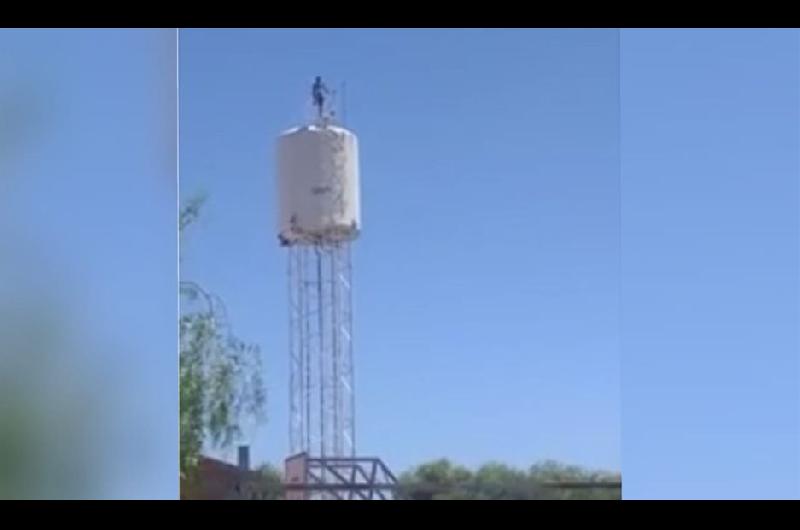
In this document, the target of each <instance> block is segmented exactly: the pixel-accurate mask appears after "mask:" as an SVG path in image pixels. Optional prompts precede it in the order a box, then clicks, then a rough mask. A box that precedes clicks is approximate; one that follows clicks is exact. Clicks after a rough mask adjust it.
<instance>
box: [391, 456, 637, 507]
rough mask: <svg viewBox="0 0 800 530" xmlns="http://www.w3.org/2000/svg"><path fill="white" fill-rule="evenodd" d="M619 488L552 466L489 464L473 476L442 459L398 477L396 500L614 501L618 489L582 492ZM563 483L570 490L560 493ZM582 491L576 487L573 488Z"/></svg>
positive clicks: (595, 475) (608, 476) (613, 477)
mask: <svg viewBox="0 0 800 530" xmlns="http://www.w3.org/2000/svg"><path fill="white" fill-rule="evenodd" d="M605 481H612V482H619V475H618V474H613V473H607V472H597V471H590V470H586V469H583V468H581V467H578V466H569V465H564V464H561V463H559V462H555V461H552V460H549V461H545V462H541V463H538V464H535V465H533V466H531V467H530V469H529V470H528V471H527V472H526V471H524V470H519V469H514V468H512V467H510V466H507V465H505V464H501V463H498V462H489V463H486V464H484V465H482V466H480V467H479V468H478V469H477V470H476V471H474V472H473V471H471V470H469V469H467V468H465V467H462V466H459V465H455V464H453V463H452V462H450V461H449V460H447V459H440V460H435V461H433V462H430V463H426V464H423V465H420V466H418V467H415V468H413V469H411V470H410V471H407V472H405V473H403V474H401V475H400V478H399V490H398V493H399V496H400V497H401V498H404V499H412V500H446V499H475V500H482V499H483V500H490V499H495V500H527V499H531V500H533V499H565V500H566V499H619V498H620V496H621V495H620V489H619V488H607V487H598V488H594V487H586V485H587V483H591V482H605ZM562 483H566V484H565V485H566V486H569V487H559V484H562ZM576 483H577V484H578V485H579V486H582V487H575V484H576Z"/></svg>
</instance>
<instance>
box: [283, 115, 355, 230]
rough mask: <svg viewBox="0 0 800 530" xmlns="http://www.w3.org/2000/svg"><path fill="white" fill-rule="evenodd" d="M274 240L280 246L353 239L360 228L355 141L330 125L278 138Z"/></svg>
mask: <svg viewBox="0 0 800 530" xmlns="http://www.w3.org/2000/svg"><path fill="white" fill-rule="evenodd" d="M277 159H278V168H277V170H278V172H277V175H278V200H279V204H278V236H279V238H280V240H281V242H282V244H285V245H292V244H302V243H317V242H334V241H345V240H350V239H354V238H355V237H356V236H357V235H358V232H359V230H360V228H361V205H360V196H359V171H358V140H357V139H356V136H355V134H353V133H352V132H350V131H348V130H347V129H344V128H342V127H338V126H333V125H309V126H305V127H299V128H296V129H291V130H288V131H285V132H284V133H282V134H281V135H280V136H279V137H278V144H277Z"/></svg>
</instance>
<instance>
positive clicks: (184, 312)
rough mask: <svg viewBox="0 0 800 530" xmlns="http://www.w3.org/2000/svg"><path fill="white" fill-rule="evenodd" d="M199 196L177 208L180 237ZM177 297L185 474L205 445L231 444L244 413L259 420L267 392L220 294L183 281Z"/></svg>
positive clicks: (252, 352)
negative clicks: (230, 319) (232, 326)
mask: <svg viewBox="0 0 800 530" xmlns="http://www.w3.org/2000/svg"><path fill="white" fill-rule="evenodd" d="M203 201H204V199H203V197H197V198H194V199H192V200H191V201H189V202H188V203H187V204H186V205H185V206H184V207H183V208H181V211H180V216H179V230H180V235H181V238H182V237H183V235H184V232H185V230H186V229H187V228H188V227H189V226H190V225H191V224H192V223H193V222H194V221H195V220H196V219H197V217H198V215H199V212H200V207H201V206H202V204H203ZM180 297H181V309H180V317H179V328H180V367H179V372H180V471H181V476H182V477H188V476H190V475H191V473H192V472H193V471H194V469H195V467H196V465H197V463H198V460H199V457H200V454H201V452H202V450H203V447H204V446H205V445H206V444H208V445H209V446H211V447H214V448H227V447H230V446H231V445H232V443H233V442H234V441H235V440H236V438H237V437H238V436H239V435H240V434H241V431H242V423H243V421H244V419H245V418H251V417H252V418H255V419H256V421H260V420H262V419H263V411H264V405H265V402H266V391H265V388H264V384H263V379H262V366H261V354H260V351H259V348H258V347H257V346H256V345H253V344H248V343H246V342H244V341H242V340H240V339H239V338H237V337H236V336H235V335H234V334H233V331H232V329H231V326H230V324H229V323H228V319H227V316H226V311H225V306H224V304H223V303H222V301H221V300H220V299H219V297H217V296H215V295H213V294H212V293H210V292H209V291H207V290H205V289H203V288H202V287H201V286H200V285H198V284H197V283H196V282H192V281H188V280H181V282H180Z"/></svg>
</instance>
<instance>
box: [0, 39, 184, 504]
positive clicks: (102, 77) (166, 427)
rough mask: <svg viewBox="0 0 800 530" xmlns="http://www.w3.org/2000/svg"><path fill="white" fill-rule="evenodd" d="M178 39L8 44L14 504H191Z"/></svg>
mask: <svg viewBox="0 0 800 530" xmlns="http://www.w3.org/2000/svg"><path fill="white" fill-rule="evenodd" d="M176 77H177V75H176V31H175V30H174V29H168V30H153V29H150V30H125V29H122V30H119V29H118V30H0V498H87V497H91V498H176V497H177V495H178V472H177V470H178V453H177V450H176V449H177V446H178V420H177V419H178V389H177V385H176V380H177V363H176V344H177V338H176V332H175V329H176V327H175V318H176V315H177V293H176V287H175V286H176V279H177V244H176V243H177V235H176V229H175V227H176V201H177V196H176V194H177V191H176V189H177V182H176V173H177V172H176V164H177V161H176V150H177V141H176V140H177V138H176V136H177V125H176V81H177V79H176Z"/></svg>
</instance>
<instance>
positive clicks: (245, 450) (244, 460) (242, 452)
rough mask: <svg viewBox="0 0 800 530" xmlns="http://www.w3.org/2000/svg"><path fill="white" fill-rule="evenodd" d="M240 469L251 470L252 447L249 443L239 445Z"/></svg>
mask: <svg viewBox="0 0 800 530" xmlns="http://www.w3.org/2000/svg"><path fill="white" fill-rule="evenodd" d="M239 469H241V470H242V471H249V470H250V447H249V446H247V445H240V446H239Z"/></svg>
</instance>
